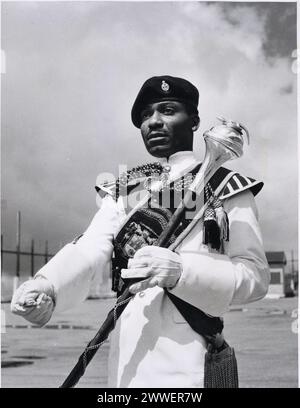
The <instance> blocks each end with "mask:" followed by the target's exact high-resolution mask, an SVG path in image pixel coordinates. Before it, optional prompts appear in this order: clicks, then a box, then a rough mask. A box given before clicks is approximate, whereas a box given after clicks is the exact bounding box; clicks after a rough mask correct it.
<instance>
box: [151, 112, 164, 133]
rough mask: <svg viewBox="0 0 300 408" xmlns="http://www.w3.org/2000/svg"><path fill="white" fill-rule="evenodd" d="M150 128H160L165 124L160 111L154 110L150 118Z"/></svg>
mask: <svg viewBox="0 0 300 408" xmlns="http://www.w3.org/2000/svg"><path fill="white" fill-rule="evenodd" d="M148 125H149V128H151V129H153V128H160V127H161V126H162V125H163V121H162V117H161V114H160V112H157V111H154V112H153V114H152V116H151V117H150V118H149V123H148Z"/></svg>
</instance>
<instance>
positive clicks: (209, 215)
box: [203, 207, 221, 250]
mask: <svg viewBox="0 0 300 408" xmlns="http://www.w3.org/2000/svg"><path fill="white" fill-rule="evenodd" d="M203 237H204V239H203V243H204V244H205V245H209V246H210V247H211V248H213V249H217V250H219V249H220V246H221V241H220V228H219V225H218V223H217V219H216V212H215V210H214V209H213V208H212V207H208V208H207V209H206V210H205V213H204V222H203Z"/></svg>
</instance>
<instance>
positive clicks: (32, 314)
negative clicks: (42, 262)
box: [10, 276, 56, 326]
mask: <svg viewBox="0 0 300 408" xmlns="http://www.w3.org/2000/svg"><path fill="white" fill-rule="evenodd" d="M55 297H56V296H55V290H54V287H53V285H52V283H51V282H50V281H49V280H48V279H46V278H44V277H41V276H40V277H36V278H35V279H31V280H28V281H26V282H24V283H23V284H22V285H21V286H20V287H19V288H18V289H17V290H16V291H15V293H14V294H13V298H12V301H11V305H10V308H11V311H12V313H15V314H17V315H20V316H22V317H24V318H25V319H26V320H28V321H29V322H31V323H33V324H36V325H38V326H44V325H45V324H46V323H47V322H48V321H49V320H50V318H51V316H52V313H53V310H54V307H55Z"/></svg>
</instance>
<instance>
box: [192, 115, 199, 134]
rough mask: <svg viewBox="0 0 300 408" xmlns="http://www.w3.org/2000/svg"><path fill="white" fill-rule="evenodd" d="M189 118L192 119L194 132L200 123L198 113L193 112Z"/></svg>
mask: <svg viewBox="0 0 300 408" xmlns="http://www.w3.org/2000/svg"><path fill="white" fill-rule="evenodd" d="M191 120H192V131H193V132H196V130H198V128H199V125H200V118H199V116H198V115H196V114H194V115H192V116H191Z"/></svg>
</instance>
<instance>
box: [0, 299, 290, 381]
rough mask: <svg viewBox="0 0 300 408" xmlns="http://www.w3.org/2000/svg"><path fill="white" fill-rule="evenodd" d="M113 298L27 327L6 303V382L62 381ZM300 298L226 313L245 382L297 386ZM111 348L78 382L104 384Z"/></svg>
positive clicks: (106, 346) (228, 332) (103, 351)
mask: <svg viewBox="0 0 300 408" xmlns="http://www.w3.org/2000/svg"><path fill="white" fill-rule="evenodd" d="M114 302H115V300H114V299H98V300H88V301H86V302H85V303H84V304H83V306H81V307H78V308H77V309H74V310H72V311H71V312H67V313H64V314H60V315H58V316H56V317H55V318H53V320H51V324H48V325H47V326H46V327H45V328H43V329H38V328H33V327H31V326H30V325H29V326H28V327H27V326H26V325H27V322H26V321H25V320H23V319H22V318H20V317H18V316H14V315H12V314H11V313H10V312H9V304H7V303H3V304H2V305H1V309H2V311H4V313H3V312H2V316H4V318H5V320H6V333H4V334H3V335H2V387H9V388H17V387H21V388H23V387H25V388H27V387H28V388H34V387H59V385H60V384H61V383H62V382H63V380H64V379H65V377H66V375H67V374H68V373H69V371H70V370H71V368H72V367H73V365H74V364H75V362H76V361H77V358H78V356H79V355H80V354H81V352H82V350H83V347H84V345H85V344H86V343H87V342H88V341H89V340H90V339H91V338H92V337H93V335H94V333H95V332H96V331H97V328H98V326H99V323H101V322H103V320H104V318H105V316H106V314H107V312H108V311H109V310H110V308H111V307H112V305H113V304H114ZM297 303H298V298H287V299H278V300H270V299H264V300H261V301H259V302H256V303H253V304H249V305H246V306H244V307H243V308H238V307H235V308H233V310H231V311H230V312H229V313H228V314H227V315H226V317H225V326H226V329H225V335H226V338H227V340H228V342H229V343H230V344H231V345H232V346H234V348H235V351H236V354H237V359H238V364H239V376H240V386H241V387H247V388H248V387H250V388H252V387H255V388H257V387H263V388H265V387H270V388H281V387H288V388H295V387H298V368H297V335H296V334H295V333H293V331H292V325H295V317H293V316H292V312H293V310H296V309H297ZM294 313H295V312H294ZM24 326H25V327H24ZM108 350H109V342H107V343H105V344H104V345H103V347H102V348H101V350H100V351H98V353H97V354H96V356H95V357H94V359H93V362H92V363H91V364H90V366H89V367H88V369H87V371H86V374H85V376H84V377H83V378H82V379H81V381H80V383H79V384H78V387H95V388H104V387H106V381H107V356H108Z"/></svg>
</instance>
